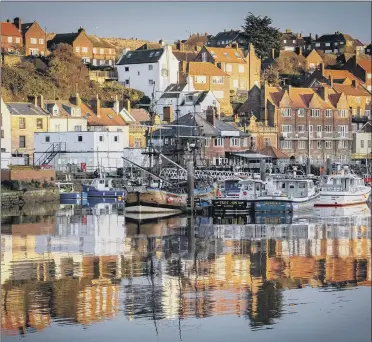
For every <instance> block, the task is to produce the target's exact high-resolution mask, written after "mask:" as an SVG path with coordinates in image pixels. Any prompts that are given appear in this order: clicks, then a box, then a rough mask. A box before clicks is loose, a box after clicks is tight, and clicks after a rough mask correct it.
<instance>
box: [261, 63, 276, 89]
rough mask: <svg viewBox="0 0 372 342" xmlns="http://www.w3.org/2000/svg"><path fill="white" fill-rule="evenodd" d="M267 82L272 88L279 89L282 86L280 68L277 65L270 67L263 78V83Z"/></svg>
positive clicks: (263, 74)
mask: <svg viewBox="0 0 372 342" xmlns="http://www.w3.org/2000/svg"><path fill="white" fill-rule="evenodd" d="M265 82H267V83H268V84H269V85H270V86H274V87H279V86H280V76H279V71H278V68H277V67H276V66H275V65H270V66H269V67H268V68H267V69H266V70H265V71H264V72H263V73H262V76H261V83H262V84H265Z"/></svg>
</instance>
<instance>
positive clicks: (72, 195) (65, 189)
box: [56, 182, 88, 204]
mask: <svg viewBox="0 0 372 342" xmlns="http://www.w3.org/2000/svg"><path fill="white" fill-rule="evenodd" d="M56 185H57V187H58V191H59V197H60V200H61V201H62V202H63V203H66V204H67V203H70V202H71V201H72V202H71V204H73V203H75V202H76V201H86V200H87V197H88V196H87V193H86V192H79V191H75V189H74V183H71V182H57V183H56Z"/></svg>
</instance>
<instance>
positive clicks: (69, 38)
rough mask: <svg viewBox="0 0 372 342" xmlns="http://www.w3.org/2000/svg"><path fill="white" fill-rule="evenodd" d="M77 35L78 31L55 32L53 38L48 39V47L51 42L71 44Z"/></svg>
mask: <svg viewBox="0 0 372 342" xmlns="http://www.w3.org/2000/svg"><path fill="white" fill-rule="evenodd" d="M78 35H79V32H75V33H57V34H56V35H55V36H54V37H53V39H51V40H48V44H47V45H48V48H49V47H51V46H52V45H53V44H55V45H58V44H61V43H65V44H69V45H72V44H73V42H74V41H75V39H76V38H77V36H78Z"/></svg>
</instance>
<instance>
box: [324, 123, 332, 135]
mask: <svg viewBox="0 0 372 342" xmlns="http://www.w3.org/2000/svg"><path fill="white" fill-rule="evenodd" d="M324 132H325V133H332V125H325V126H324Z"/></svg>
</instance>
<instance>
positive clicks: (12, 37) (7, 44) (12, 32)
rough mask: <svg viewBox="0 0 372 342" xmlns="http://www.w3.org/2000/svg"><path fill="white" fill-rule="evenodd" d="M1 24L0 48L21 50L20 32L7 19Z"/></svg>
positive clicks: (8, 50) (9, 50) (14, 50)
mask: <svg viewBox="0 0 372 342" xmlns="http://www.w3.org/2000/svg"><path fill="white" fill-rule="evenodd" d="M0 25H1V27H0V28H1V31H0V34H1V48H2V49H3V50H4V51H5V52H21V49H22V47H23V41H22V35H21V32H20V31H19V30H18V29H17V28H16V27H15V26H14V25H13V24H12V23H11V22H10V21H9V20H8V21H7V22H5V23H4V22H2V23H0Z"/></svg>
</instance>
